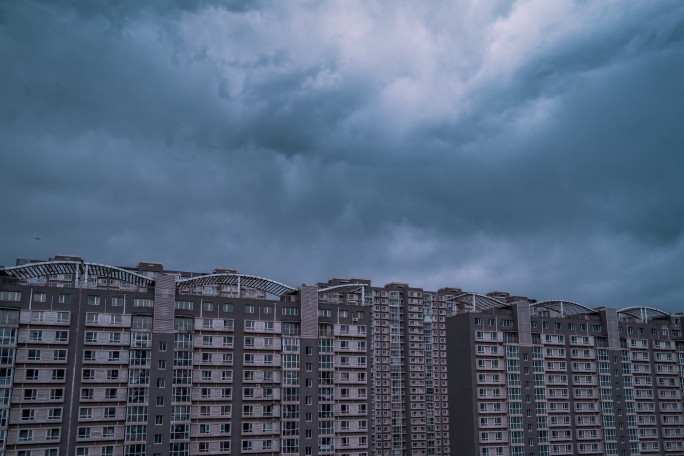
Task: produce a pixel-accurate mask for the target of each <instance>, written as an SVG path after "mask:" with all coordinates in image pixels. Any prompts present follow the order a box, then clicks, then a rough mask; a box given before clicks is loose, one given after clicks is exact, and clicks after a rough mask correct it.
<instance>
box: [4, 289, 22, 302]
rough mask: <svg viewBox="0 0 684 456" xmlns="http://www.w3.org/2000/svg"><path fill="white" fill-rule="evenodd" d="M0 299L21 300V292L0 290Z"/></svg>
mask: <svg viewBox="0 0 684 456" xmlns="http://www.w3.org/2000/svg"><path fill="white" fill-rule="evenodd" d="M0 301H21V292H19V291H0Z"/></svg>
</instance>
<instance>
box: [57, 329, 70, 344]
mask: <svg viewBox="0 0 684 456" xmlns="http://www.w3.org/2000/svg"><path fill="white" fill-rule="evenodd" d="M55 341H57V342H68V341H69V331H56V332H55Z"/></svg>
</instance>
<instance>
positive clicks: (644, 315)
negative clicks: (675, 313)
mask: <svg viewBox="0 0 684 456" xmlns="http://www.w3.org/2000/svg"><path fill="white" fill-rule="evenodd" d="M618 316H620V317H626V318H638V319H639V320H642V321H648V320H651V319H653V318H662V317H669V316H670V314H669V313H667V312H663V311H662V310H659V309H655V308H653V307H643V306H634V307H625V308H624V309H620V310H618Z"/></svg>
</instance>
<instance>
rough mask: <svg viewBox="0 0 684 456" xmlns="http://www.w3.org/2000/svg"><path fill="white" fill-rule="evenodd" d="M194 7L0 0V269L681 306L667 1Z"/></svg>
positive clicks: (675, 67)
mask: <svg viewBox="0 0 684 456" xmlns="http://www.w3.org/2000/svg"><path fill="white" fill-rule="evenodd" d="M188 5H189V4H188V3H186V2H176V3H168V2H165V3H164V6H163V7H162V6H160V5H159V4H156V3H153V4H144V5H142V6H141V5H139V4H138V3H137V2H122V3H119V4H117V5H110V4H109V3H104V2H70V3H69V2H64V3H60V4H54V3H53V2H37V1H36V2H21V3H9V2H5V3H4V4H2V5H0V58H1V59H2V61H3V62H9V64H8V65H3V66H2V67H0V99H2V100H3V103H2V104H1V105H0V150H2V157H1V158H2V162H1V163H2V164H1V166H0V190H1V191H2V194H3V195H4V198H3V199H2V200H1V202H0V213H2V214H3V219H4V222H3V224H2V225H1V226H2V235H3V240H4V242H3V243H2V244H0V260H2V264H12V263H13V261H14V259H15V258H16V257H33V258H47V257H49V256H51V255H53V254H54V253H75V254H80V255H82V256H84V257H86V258H88V259H90V260H92V261H98V262H108V263H113V264H131V263H135V262H137V261H138V260H152V261H161V262H163V263H165V265H166V266H167V267H170V268H180V269H195V270H205V271H206V270H210V269H212V268H213V267H215V266H230V267H237V268H239V269H240V270H243V271H246V272H251V273H256V274H259V275H265V276H270V277H273V278H274V279H277V280H281V281H284V282H290V283H292V284H298V283H302V282H307V283H311V282H315V281H322V280H326V279H327V278H329V277H331V276H357V277H358V276H367V277H370V278H372V279H373V280H374V281H375V283H378V284H382V283H385V282H388V281H407V282H410V283H412V284H414V285H416V286H423V287H425V288H429V289H435V288H438V287H441V286H447V285H449V286H460V287H462V288H465V289H469V290H474V291H480V292H486V291H490V290H493V289H505V290H508V291H511V292H512V293H515V294H525V295H529V296H531V297H534V298H537V299H546V298H564V299H569V300H574V301H578V302H582V303H584V304H587V305H590V306H599V305H608V306H615V307H623V306H627V305H642V304H643V305H651V306H656V307H661V308H664V309H667V310H671V311H676V310H681V296H682V292H684V290H683V288H684V285H683V284H684V281H683V280H682V278H683V277H682V270H683V266H684V264H683V262H682V258H684V256H683V255H682V253H684V252H683V250H684V240H683V239H684V237H683V236H682V220H683V215H684V199H683V198H682V197H681V195H682V194H684V179H682V177H683V176H682V169H684V167H683V165H684V164H683V163H682V156H681V150H682V146H683V145H684V133H683V132H682V128H681V125H682V124H684V109H683V108H682V105H681V100H682V99H684V93H683V92H684V86H682V84H681V80H682V76H683V74H684V6H683V5H680V3H679V2H676V1H671V2H667V1H665V2H658V3H649V2H632V3H630V4H629V5H626V4H613V5H608V4H605V3H591V2H579V3H573V2H563V3H554V4H549V3H548V2H542V1H530V2H513V1H511V2H498V3H494V2H486V4H484V5H482V4H480V3H477V2H473V3H470V2H466V1H464V2H458V3H456V4H443V5H433V4H429V5H418V4H403V5H395V4H393V3H392V4H388V3H383V2H377V3H367V2H363V3H358V4H354V5H351V4H349V3H348V2H344V3H337V2H321V3H313V4H291V3H281V2H277V3H260V2H246V3H230V5H231V6H230V7H228V6H226V4H225V3H224V2H196V3H193V4H192V6H188ZM35 236H39V237H41V240H40V241H37V240H35V239H33V238H34V237H35Z"/></svg>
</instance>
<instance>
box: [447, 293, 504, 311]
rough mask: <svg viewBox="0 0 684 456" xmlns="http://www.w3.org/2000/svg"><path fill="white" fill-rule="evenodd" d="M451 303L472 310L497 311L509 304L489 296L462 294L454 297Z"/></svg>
mask: <svg viewBox="0 0 684 456" xmlns="http://www.w3.org/2000/svg"><path fill="white" fill-rule="evenodd" d="M451 301H452V302H459V303H461V304H464V305H465V306H466V307H470V308H471V309H474V310H487V309H499V308H501V307H508V306H509V304H507V303H505V302H503V301H499V300H498V299H494V298H492V297H491V296H484V295H480V294H477V293H463V294H460V295H458V296H455V297H454V298H452V299H451Z"/></svg>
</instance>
